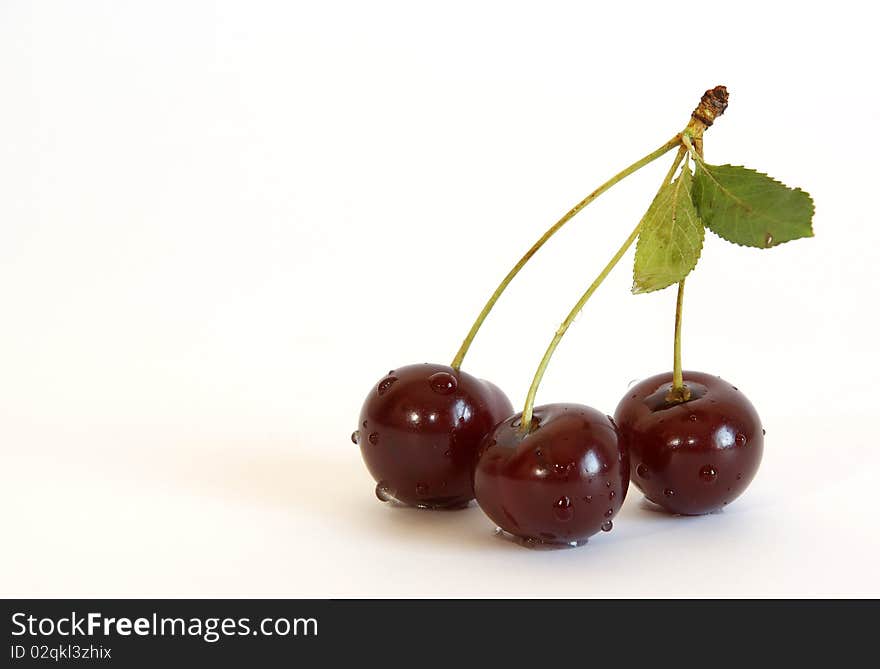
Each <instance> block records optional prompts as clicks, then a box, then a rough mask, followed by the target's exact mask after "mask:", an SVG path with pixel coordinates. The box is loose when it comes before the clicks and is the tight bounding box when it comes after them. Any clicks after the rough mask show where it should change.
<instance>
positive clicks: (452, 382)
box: [428, 372, 458, 395]
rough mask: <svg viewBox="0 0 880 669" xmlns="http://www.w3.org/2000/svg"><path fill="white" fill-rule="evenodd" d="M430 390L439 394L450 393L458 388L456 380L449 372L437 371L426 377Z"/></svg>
mask: <svg viewBox="0 0 880 669" xmlns="http://www.w3.org/2000/svg"><path fill="white" fill-rule="evenodd" d="M428 382H429V383H430V384H431V390H433V391H434V392H435V393H440V394H441V395H451V394H452V393H454V392H455V389H456V388H458V381H457V380H456V378H455V377H454V376H453V375H452V374H450V373H449V372H437V373H436V374H431V376H429V377H428Z"/></svg>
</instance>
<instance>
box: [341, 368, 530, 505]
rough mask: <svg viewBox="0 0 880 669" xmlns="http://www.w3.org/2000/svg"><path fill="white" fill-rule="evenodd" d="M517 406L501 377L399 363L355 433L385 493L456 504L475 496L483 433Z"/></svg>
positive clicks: (384, 496) (367, 404) (371, 397)
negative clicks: (500, 384) (487, 377)
mask: <svg viewBox="0 0 880 669" xmlns="http://www.w3.org/2000/svg"><path fill="white" fill-rule="evenodd" d="M511 413H513V406H512V405H511V404H510V400H509V399H507V396H506V395H505V394H504V393H503V392H502V391H501V390H500V389H499V388H498V387H497V386H495V385H493V384H492V383H489V382H488V381H483V380H481V379H478V378H476V377H473V376H471V375H470V374H468V373H466V372H462V371H460V370H455V369H453V368H452V367H449V366H447V365H435V364H429V363H424V364H421V365H408V366H406V367H398V368H397V369H394V370H391V371H390V372H389V373H388V374H387V375H386V376H385V377H384V378H382V379H381V380H380V381H379V382H378V383H377V384H376V385H375V386H373V388H372V389H371V390H370V393H369V394H368V395H367V398H366V400H364V404H363V407H362V408H361V415H360V421H359V423H358V425H359V427H358V429H357V431H356V432H355V433H354V434H353V435H352V439H353V440H355V441H356V442H357V443H358V444H359V445H360V449H361V455H362V456H363V458H364V462H365V463H366V465H367V469H369V470H370V474H372V475H373V478H374V479H375V480H376V482H377V486H376V495H377V496H378V497H379V499H381V500H383V501H390V500H396V501H398V502H400V503H402V504H406V505H410V506H419V507H424V508H456V507H462V506H465V505H467V503H468V502H469V501H470V500H472V499H473V498H474V485H473V475H474V464H475V463H476V454H477V449H478V448H479V445H480V442H481V441H482V439H483V437H485V436H486V434H487V433H488V432H489V431H491V429H492V427H493V426H494V425H495V424H496V423H498V422H499V421H500V420H502V419H504V418H505V417H507V416H509V415H510V414H511Z"/></svg>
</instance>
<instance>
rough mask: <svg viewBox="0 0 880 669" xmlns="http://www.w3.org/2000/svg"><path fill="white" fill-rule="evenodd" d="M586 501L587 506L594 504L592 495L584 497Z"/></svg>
mask: <svg viewBox="0 0 880 669" xmlns="http://www.w3.org/2000/svg"><path fill="white" fill-rule="evenodd" d="M584 501H585V502H586V503H587V504H592V503H593V496H592V495H587V496H586V497H584Z"/></svg>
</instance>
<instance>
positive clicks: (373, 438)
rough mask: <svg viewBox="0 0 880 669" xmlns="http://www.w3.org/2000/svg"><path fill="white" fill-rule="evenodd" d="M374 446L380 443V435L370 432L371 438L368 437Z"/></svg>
mask: <svg viewBox="0 0 880 669" xmlns="http://www.w3.org/2000/svg"><path fill="white" fill-rule="evenodd" d="M367 439H368V440H369V441H370V443H371V444H373V446H375V445H376V444H378V443H379V433H378V432H370V436H369V437H367Z"/></svg>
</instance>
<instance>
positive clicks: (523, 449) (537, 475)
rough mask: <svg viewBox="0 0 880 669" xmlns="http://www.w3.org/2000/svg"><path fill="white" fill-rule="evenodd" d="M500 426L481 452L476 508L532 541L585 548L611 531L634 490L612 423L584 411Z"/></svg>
mask: <svg viewBox="0 0 880 669" xmlns="http://www.w3.org/2000/svg"><path fill="white" fill-rule="evenodd" d="M521 421H522V414H516V415H515V416H512V417H511V418H508V419H507V420H505V421H504V422H502V423H499V424H498V425H497V426H496V427H495V429H494V430H493V431H492V432H491V434H489V435H488V436H487V437H486V439H485V440H484V442H483V444H482V445H481V446H480V452H479V455H478V457H479V459H478V461H477V467H476V472H475V476H474V488H475V492H476V496H477V503H478V504H479V505H480V507H481V508H482V509H483V511H484V512H485V513H486V515H487V516H489V518H491V519H492V520H493V521H494V522H495V523H496V524H497V525H498V526H499V527H500V528H501V529H503V530H505V531H506V532H509V533H510V534H512V535H514V536H516V537H519V538H521V539H524V540H526V541H527V542H530V543H531V542H540V543H548V544H579V543H582V542H584V541H586V539H587V537H589V536H591V535H593V534H595V533H596V532H598V531H599V530H605V531H608V530H610V529H611V527H612V522H611V520H612V518H614V516H615V514H616V513H617V512H618V511H619V510H620V507H621V505H622V504H623V500H624V498H625V497H626V490H627V487H628V485H629V458H628V456H627V454H626V452H625V451H624V450H622V449H621V439H620V435H619V432H618V430H617V427H616V426H615V425H614V422H613V421H612V420H611V418H610V417H609V416H606V415H605V414H603V413H601V412H599V411H596V410H595V409H591V408H590V407H587V406H583V405H580V404H547V405H544V406H539V407H535V408H534V411H533V414H532V423H531V425H532V427H531V430H530V431H529V432H528V433H524V432H523V431H522V429H521V425H522V422H521Z"/></svg>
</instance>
